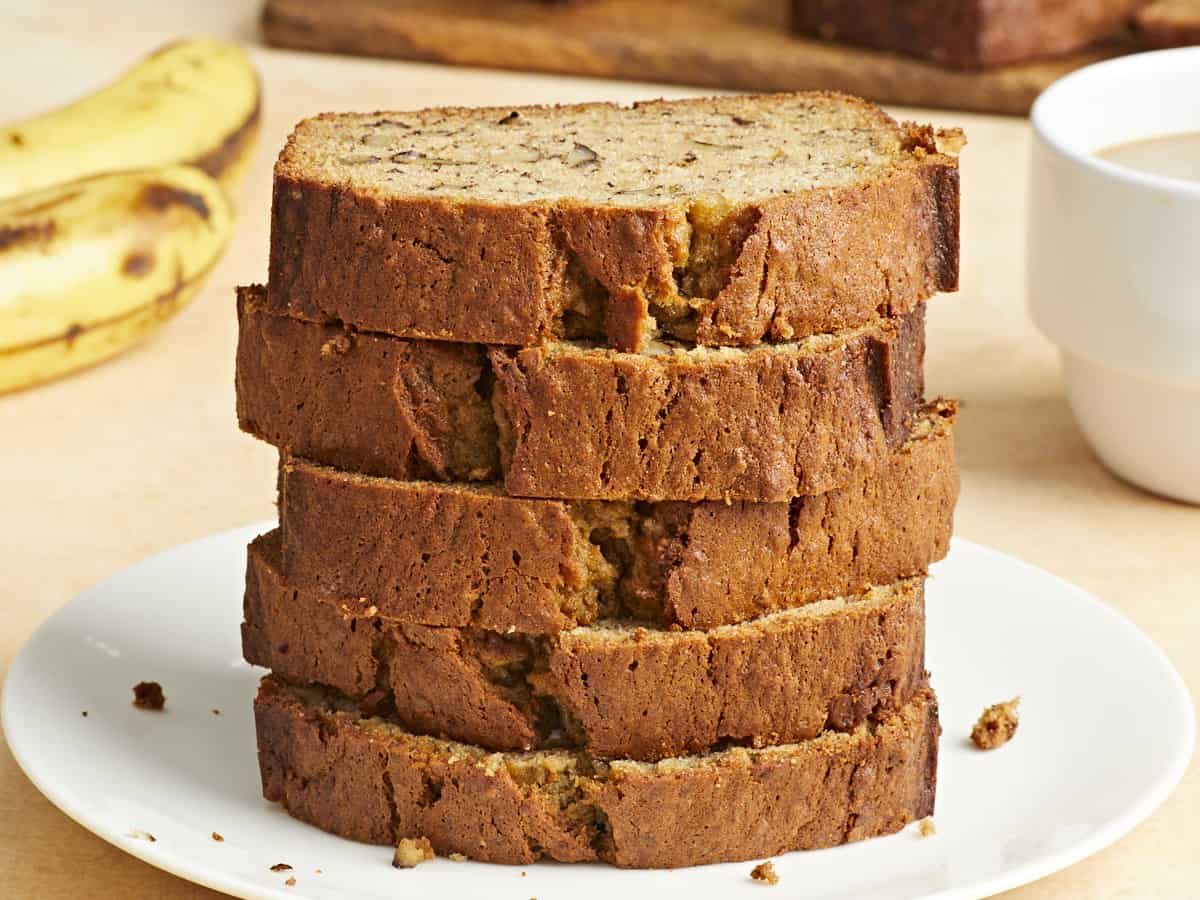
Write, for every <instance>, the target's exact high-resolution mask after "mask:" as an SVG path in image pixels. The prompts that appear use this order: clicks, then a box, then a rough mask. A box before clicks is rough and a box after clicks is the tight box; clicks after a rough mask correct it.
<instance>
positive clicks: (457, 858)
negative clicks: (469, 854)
mask: <svg viewBox="0 0 1200 900" xmlns="http://www.w3.org/2000/svg"><path fill="white" fill-rule="evenodd" d="M450 859H452V860H454V862H466V861H467V858H466V857H465V856H463V855H462V854H461V853H451V854H450Z"/></svg>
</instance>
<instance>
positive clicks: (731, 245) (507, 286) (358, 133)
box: [270, 93, 958, 350]
mask: <svg viewBox="0 0 1200 900" xmlns="http://www.w3.org/2000/svg"><path fill="white" fill-rule="evenodd" d="M937 143H938V136H937V135H935V133H934V132H933V130H932V129H931V128H929V127H928V126H925V127H918V126H915V125H911V124H906V125H900V124H897V123H896V122H895V121H894V120H893V119H892V118H890V117H889V116H888V115H887V114H885V113H884V112H883V111H882V110H880V109H879V108H878V107H876V106H874V105H872V104H870V103H867V102H866V101H863V100H859V99H857V98H852V97H847V96H844V95H838V94H821V93H808V94H777V95H772V96H761V97H712V98H705V99H697V100H676V101H661V100H660V101H653V102H646V103H637V104H634V105H633V106H629V107H620V106H616V105H613V104H608V103H591V104H582V105H577V106H558V107H505V108H503V109H455V108H451V109H427V110H421V111H416V112H388V113H373V114H368V115H363V114H342V115H324V116H318V117H316V118H313V119H308V120H306V121H303V122H301V123H300V124H299V125H297V126H296V129H295V131H294V132H293V133H292V135H291V137H290V138H289V139H288V142H287V145H286V146H285V147H284V149H283V151H282V153H281V154H280V156H279V160H278V162H277V163H276V165H275V190H274V202H273V206H272V219H271V255H270V302H271V304H272V305H273V307H274V308H275V309H276V310H277V311H279V312H286V313H287V314H289V315H292V316H297V317H300V318H305V319H310V320H313V321H316V322H329V321H334V320H336V321H340V322H346V323H348V324H350V325H353V326H356V327H359V328H362V329H364V330H369V331H380V332H389V333H392V334H397V335H401V336H404V337H421V338H435V339H440V340H452V341H461V342H478V343H485V344H508V345H516V346H530V345H536V344H539V343H541V342H542V341H544V340H546V339H549V338H560V339H561V338H589V339H595V340H601V341H603V342H607V343H608V344H609V345H611V346H613V347H616V348H617V349H621V350H637V349H639V348H640V347H641V344H642V342H643V341H644V340H645V339H647V338H648V337H650V336H652V335H653V334H654V333H655V331H656V329H661V331H662V332H663V333H664V334H666V335H668V336H674V337H678V338H683V339H686V340H689V341H695V342H697V343H699V344H704V345H717V344H719V345H725V344H732V345H740V344H751V343H756V342H758V341H760V340H763V339H766V340H769V341H791V340H794V339H796V338H799V337H803V336H806V335H810V334H820V333H823V332H829V331H837V330H841V329H845V328H853V327H856V326H858V325H861V324H863V323H865V322H868V321H870V320H872V319H874V318H875V317H876V316H878V315H881V314H882V315H900V314H903V313H906V312H910V311H911V310H912V309H913V308H914V306H916V305H917V304H918V303H920V301H922V300H924V299H925V298H927V297H929V296H930V295H931V294H933V293H936V292H937V291H943V290H954V289H956V287H957V285H958V168H957V161H956V159H955V158H954V157H953V156H950V155H947V154H943V153H940V152H938V147H937Z"/></svg>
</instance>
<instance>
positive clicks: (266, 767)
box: [255, 676, 940, 868]
mask: <svg viewBox="0 0 1200 900" xmlns="http://www.w3.org/2000/svg"><path fill="white" fill-rule="evenodd" d="M255 721H256V725H257V729H258V755H259V767H260V769H261V773H262V783H263V795H264V796H265V797H266V798H267V799H268V800H271V801H274V802H279V803H282V804H283V806H284V807H285V809H287V811H288V813H289V814H291V815H292V816H294V817H296V818H297V819H301V820H303V821H305V822H309V823H311V824H313V825H316V826H318V827H320V828H323V829H325V830H326V831H331V832H333V833H334V834H338V835H341V836H343V837H347V838H350V839H352V840H358V841H366V842H369V843H374V844H384V845H389V846H394V845H395V844H396V842H397V841H398V840H400V839H402V838H406V837H408V838H413V837H425V838H427V839H428V840H429V841H430V843H431V844H432V845H433V848H434V849H435V850H436V851H437V852H438V853H439V854H442V855H449V854H462V855H463V856H467V857H470V858H472V859H478V860H482V861H485V862H494V863H510V864H527V863H531V862H533V861H534V860H537V859H540V858H546V859H555V860H560V861H563V862H581V861H585V860H602V861H604V862H608V863H612V864H614V865H617V866H625V867H631V868H675V867H679V866H690V865H703V864H706V863H716V862H733V861H738V860H745V859H754V858H761V857H766V856H774V855H776V854H778V853H783V852H786V851H789V850H803V849H814V848H817V847H829V846H833V845H835V844H844V843H847V842H849V841H856V840H861V839H863V838H868V837H874V836H876V835H881V834H888V833H890V832H893V831H896V830H898V829H900V828H902V827H903V826H904V825H905V824H907V823H909V822H912V821H915V820H918V819H922V818H924V817H925V816H928V815H930V814H931V813H932V812H933V802H934V790H935V785H936V782H937V739H938V734H939V732H940V727H939V725H938V719H937V702H936V699H935V698H934V695H933V693H932V692H931V691H929V690H927V689H926V690H922V691H921V692H919V693H918V694H917V695H916V696H915V697H914V698H913V700H912V701H911V702H910V703H909V704H908V705H907V706H906V707H905V708H904V709H903V710H902V711H901V712H900V713H898V714H897V715H895V716H893V717H892V718H890V719H888V720H887V721H886V722H883V723H878V724H876V723H870V724H866V725H863V726H862V727H860V728H859V729H857V730H855V731H853V732H850V733H839V732H827V733H823V734H821V735H820V736H819V737H816V738H814V739H812V740H810V741H805V742H803V743H797V744H783V745H779V746H775V747H766V748H763V749H747V748H741V747H737V748H732V749H728V750H724V751H720V752H715V753H708V754H704V755H699V756H688V757H675V758H672V759H666V760H662V761H660V762H656V763H643V762H634V761H631V760H615V761H610V762H605V761H602V760H599V759H595V758H594V757H591V756H589V755H587V754H583V753H577V752H568V751H561V750H560V751H534V752H528V753H488V752H487V751H485V750H482V749H480V748H478V747H474V746H471V745H469V744H460V743H454V742H451V741H445V740H440V739H437V738H429V737H419V736H416V735H413V734H410V733H409V732H407V731H404V730H402V729H401V728H399V727H398V726H396V725H394V724H391V723H389V722H387V721H385V720H382V719H378V718H368V717H366V716H364V715H363V714H362V713H361V712H360V711H359V710H358V709H357V708H356V707H355V706H354V705H353V704H350V703H349V702H347V701H346V700H345V698H342V697H340V696H339V695H337V694H336V693H333V692H329V691H320V690H314V689H304V688H296V687H291V686H289V685H287V684H286V683H284V682H282V681H281V680H279V679H277V678H275V677H273V676H272V677H268V678H266V679H264V680H263V683H262V686H261V687H260V689H259V694H258V699H257V700H256V702H255Z"/></svg>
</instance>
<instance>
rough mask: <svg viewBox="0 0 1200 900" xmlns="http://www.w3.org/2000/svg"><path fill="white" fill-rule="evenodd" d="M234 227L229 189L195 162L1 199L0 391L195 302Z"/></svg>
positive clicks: (86, 356)
mask: <svg viewBox="0 0 1200 900" xmlns="http://www.w3.org/2000/svg"><path fill="white" fill-rule="evenodd" d="M232 231H233V213H232V210H231V209H230V207H229V203H228V201H227V200H226V199H225V192H224V191H223V190H222V188H221V186H220V185H219V184H218V183H217V182H216V181H214V180H213V179H212V178H210V177H209V176H208V175H206V174H205V173H204V172H202V171H200V170H199V169H197V168H193V167H190V166H165V167H160V168H155V169H143V170H139V171H130V172H117V173H113V174H108V175H97V176H93V177H91V178H84V179H81V180H78V181H73V182H70V183H67V184H63V185H59V186H57V187H53V188H46V189H43V190H40V191H34V192H32V193H29V194H22V195H20V196H18V197H10V198H8V199H4V200H0V394H3V393H6V392H8V391H13V390H17V389H18V388H23V387H28V386H30V385H34V384H38V383H39V382H43V381H48V380H49V379H51V378H56V377H58V376H60V375H63V374H66V373H67V372H71V371H74V370H76V369H80V368H83V367H84V366H89V365H92V364H93V363H97V362H100V361H101V360H103V359H107V358H108V357H110V356H113V355H115V354H116V353H119V352H120V351H122V350H124V349H126V348H128V347H130V346H131V345H133V344H134V343H136V342H137V341H139V340H140V339H142V338H143V337H145V336H147V335H148V334H150V333H151V332H153V331H154V330H155V329H156V328H157V327H158V326H159V325H161V324H162V323H163V322H165V321H166V320H167V319H169V318H170V317H171V316H172V315H173V314H174V313H175V312H176V311H178V310H179V309H181V308H183V306H184V305H186V304H187V302H188V301H189V300H190V299H191V298H192V296H193V295H194V294H195V292H196V290H197V289H198V288H199V286H200V284H201V283H202V282H203V280H204V276H205V275H207V274H208V272H209V270H210V269H211V268H212V266H213V265H214V264H215V263H216V261H217V260H218V259H219V258H220V256H221V253H222V251H223V250H224V249H225V246H226V244H227V243H228V241H229V237H230V235H231V233H232Z"/></svg>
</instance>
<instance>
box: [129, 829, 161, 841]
mask: <svg viewBox="0 0 1200 900" xmlns="http://www.w3.org/2000/svg"><path fill="white" fill-rule="evenodd" d="M129 836H130V837H131V838H137V839H138V840H139V841H149V842H150V843H151V844H153V843H154V842H155V841H157V840H158V838H156V837H155V836H154V835H152V834H151V833H150V832H148V831H142V829H140V828H135V829H133V831H131V832H129Z"/></svg>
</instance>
